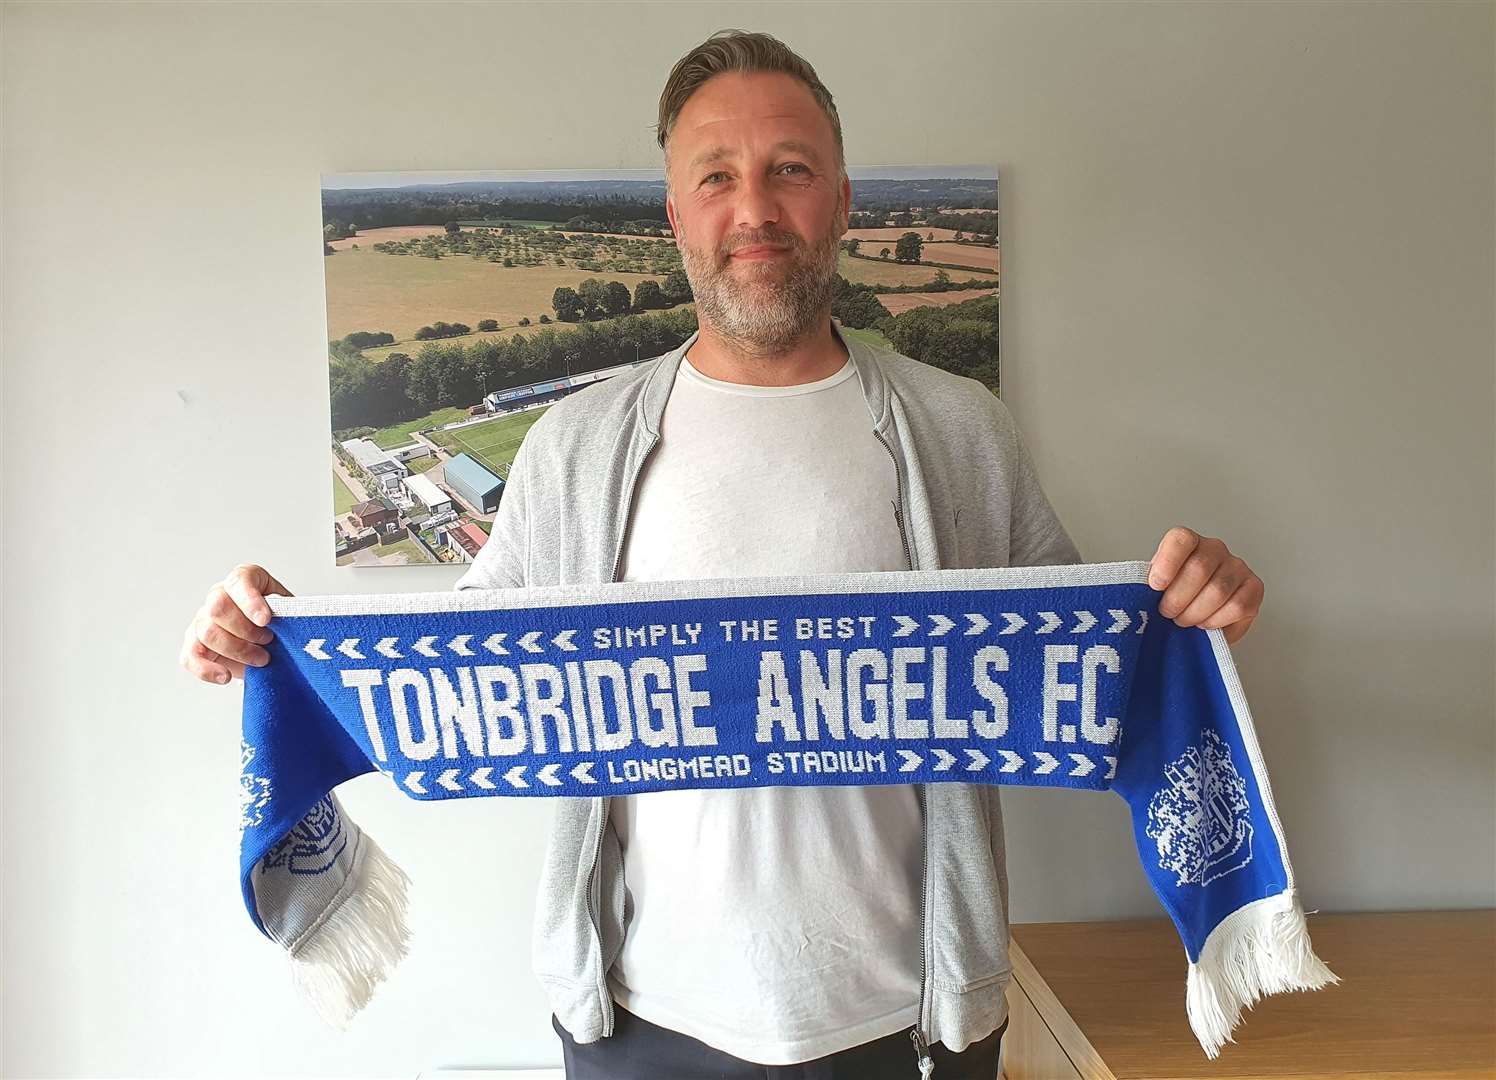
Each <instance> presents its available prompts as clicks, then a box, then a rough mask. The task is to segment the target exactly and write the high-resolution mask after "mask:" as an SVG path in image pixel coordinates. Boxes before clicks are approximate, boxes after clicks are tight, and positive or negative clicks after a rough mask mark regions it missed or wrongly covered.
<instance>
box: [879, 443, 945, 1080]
mask: <svg viewBox="0 0 1496 1080" xmlns="http://www.w3.org/2000/svg"><path fill="white" fill-rule="evenodd" d="M873 434H874V435H876V436H877V437H878V441H879V442H880V443H882V444H883V449H885V450H887V451H888V456H889V457H890V458H892V459H893V475H894V480H895V481H896V482H897V484H898V496H899V497H898V501H897V502H895V503H894V507H893V519H894V521H896V522H897V523H898V526H899V539H900V540H902V541H903V543H904V559H905V561H906V562H907V563H908V564H909V569H910V570H913V569H914V555H913V552H912V550H911V549H910V547H909V534H908V532H907V531H905V529H904V473H903V470H901V469H900V468H899V458H898V455H897V454H895V453H894V452H893V447H892V446H890V445H889V443H888V440H887V439H885V438H884V437H883V434H882V432H880V431H878V430H877V429H876V428H875V429H874V430H873ZM914 794H915V796H916V797H917V798H918V799H919V842H920V865H919V1015H918V1016H917V1017H915V1020H914V1027H913V1028H912V1029H910V1032H909V1041H910V1042H912V1043H914V1061H915V1064H916V1065H918V1066H919V1075H920V1080H929V1078H930V1077H931V1076H932V1075H934V1073H935V1059H934V1058H933V1057H932V1056H931V1055H930V1047H929V1045H928V1044H927V1043H926V1042H925V1037H924V1032H923V1028H924V1024H925V978H926V974H927V973H926V970H925V968H926V962H925V954H926V952H927V950H926V947H925V925H926V920H927V915H926V910H927V908H928V906H929V897H930V814H929V809H928V807H927V805H926V803H925V794H926V789H925V785H923V784H915V785H914Z"/></svg>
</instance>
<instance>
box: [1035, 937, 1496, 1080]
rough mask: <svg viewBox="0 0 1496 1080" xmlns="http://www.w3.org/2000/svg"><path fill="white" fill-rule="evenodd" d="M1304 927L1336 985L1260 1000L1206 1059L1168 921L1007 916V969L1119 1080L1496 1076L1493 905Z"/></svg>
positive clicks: (1185, 969) (1180, 956) (1183, 960)
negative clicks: (1044, 998) (1010, 956)
mask: <svg viewBox="0 0 1496 1080" xmlns="http://www.w3.org/2000/svg"><path fill="white" fill-rule="evenodd" d="M1308 924H1309V934H1310V937H1311V939H1312V940H1313V942H1314V951H1315V953H1316V954H1317V955H1318V956H1319V958H1320V959H1321V960H1323V961H1324V962H1325V963H1326V964H1328V965H1329V967H1330V970H1331V971H1333V972H1334V973H1335V974H1336V975H1338V976H1339V977H1340V979H1341V982H1340V983H1339V985H1334V986H1328V987H1325V988H1324V989H1322V990H1312V991H1307V992H1296V993H1289V994H1275V995H1272V996H1269V997H1266V998H1262V999H1259V1000H1258V1002H1257V1003H1256V1004H1255V1005H1253V1006H1252V1007H1251V1008H1250V1009H1244V1010H1243V1011H1242V1016H1241V1020H1240V1022H1239V1023H1238V1024H1237V1027H1236V1031H1235V1032H1234V1035H1233V1037H1234V1038H1235V1040H1236V1041H1235V1042H1234V1043H1227V1044H1226V1046H1225V1047H1224V1049H1223V1050H1222V1051H1221V1055H1220V1057H1218V1058H1216V1059H1215V1060H1214V1061H1211V1060H1210V1059H1208V1058H1206V1056H1205V1054H1204V1052H1203V1051H1202V1050H1201V1049H1200V1044H1199V1042H1198V1041H1197V1040H1196V1039H1195V1036H1194V1033H1193V1032H1192V1031H1191V1030H1190V1027H1189V1021H1188V1019H1187V1017H1186V1015H1185V1008H1184V988H1185V977H1186V975H1187V973H1188V966H1189V961H1188V958H1187V957H1186V956H1185V953H1184V948H1183V946H1182V945H1181V944H1180V941H1179V935H1178V933H1177V932H1176V931H1175V929H1174V924H1173V923H1172V922H1170V921H1169V920H1168V919H1130V920H1121V921H1114V922H1086V923H1015V924H1014V925H1013V926H1012V928H1011V929H1012V936H1013V942H1014V944H1015V945H1016V946H1017V948H1016V949H1015V952H1016V953H1019V954H1021V955H1016V956H1015V958H1014V977H1015V978H1016V979H1017V981H1018V982H1019V984H1020V985H1024V984H1025V983H1026V982H1030V981H1032V980H1033V979H1034V978H1035V977H1036V976H1037V978H1038V979H1040V980H1042V981H1043V983H1044V984H1046V985H1047V987H1048V989H1049V991H1050V992H1052V994H1053V995H1054V997H1055V998H1057V999H1058V1001H1059V1003H1060V1006H1061V1007H1062V1008H1063V1009H1064V1011H1065V1012H1066V1013H1068V1014H1069V1017H1070V1019H1071V1020H1073V1021H1074V1023H1075V1026H1076V1027H1078V1028H1079V1030H1080V1031H1081V1032H1082V1033H1083V1034H1084V1036H1085V1037H1086V1038H1087V1039H1088V1040H1089V1041H1090V1043H1091V1045H1092V1047H1094V1048H1095V1051H1096V1053H1097V1054H1098V1055H1099V1056H1100V1058H1101V1059H1102V1060H1103V1061H1105V1063H1106V1065H1107V1067H1108V1068H1110V1069H1111V1071H1112V1073H1113V1075H1114V1076H1116V1077H1117V1078H1118V1080H1132V1078H1138V1080H1142V1078H1144V1077H1146V1078H1149V1080H1174V1078H1180V1080H1182V1078H1186V1077H1255V1076H1291V1077H1298V1078H1300V1080H1307V1078H1311V1077H1336V1076H1357V1077H1372V1076H1382V1075H1388V1076H1393V1075H1395V1076H1400V1077H1404V1078H1407V1080H1412V1078H1433V1077H1457V1076H1492V1075H1496V909H1490V908H1483V909H1477V910H1471V911H1417V912H1364V913H1356V914H1311V915H1309V916H1308ZM1024 989H1025V990H1026V991H1029V992H1030V996H1034V995H1033V990H1032V988H1031V987H1030V986H1028V985H1024Z"/></svg>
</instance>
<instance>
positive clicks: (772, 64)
mask: <svg viewBox="0 0 1496 1080" xmlns="http://www.w3.org/2000/svg"><path fill="white" fill-rule="evenodd" d="M728 71H741V72H774V71H777V72H783V73H784V74H786V75H791V76H793V77H794V78H796V79H799V80H800V81H801V82H802V83H804V84H805V86H806V88H807V89H808V90H809V91H810V93H811V96H812V97H813V98H815V100H816V104H817V105H819V106H820V107H821V111H822V112H823V113H825V114H826V119H828V120H830V121H831V131H832V133H833V134H834V135H835V136H836V167H837V170H838V171H839V172H842V173H845V172H846V171H847V160H846V155H845V153H844V152H843V150H842V129H841V117H840V116H838V115H837V112H836V102H835V101H833V100H832V99H831V91H830V90H827V89H826V85H825V84H824V83H823V82H821V80H820V78H819V77H818V76H817V75H816V69H815V68H813V67H811V66H810V64H809V62H808V61H806V60H805V58H804V57H802V56H800V55H799V54H798V53H796V52H795V51H794V50H793V49H791V48H790V47H789V46H788V45H786V44H785V43H784V42H782V41H780V40H779V39H778V38H776V37H774V36H772V35H771V34H761V33H753V32H750V31H748V30H718V31H717V32H716V33H715V34H713V35H712V36H711V37H709V38H707V39H706V40H705V41H703V42H702V43H701V44H700V45H697V46H696V47H695V48H694V49H692V50H691V51H690V52H688V53H686V55H685V56H682V57H681V58H680V60H678V61H677V62H676V65H675V67H673V68H672V69H671V70H670V77H669V78H668V79H666V80H665V89H664V91H663V92H662V93H661V94H660V119H659V123H658V124H657V125H656V127H655V134H656V138H657V139H658V140H659V143H660V149H661V150H664V151H666V156H667V158H668V156H669V147H668V145H667V144H668V142H669V141H670V132H671V131H672V130H673V129H674V127H675V121H676V118H677V117H679V116H680V111H681V109H682V108H684V107H685V104H686V101H687V100H688V99H689V98H690V96H691V95H692V94H694V93H695V92H696V91H697V90H699V89H701V86H702V84H703V83H705V82H706V81H707V80H708V79H710V78H712V77H713V76H714V75H721V74H722V73H723V72H728Z"/></svg>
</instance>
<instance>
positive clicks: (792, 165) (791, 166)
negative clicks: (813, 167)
mask: <svg viewBox="0 0 1496 1080" xmlns="http://www.w3.org/2000/svg"><path fill="white" fill-rule="evenodd" d="M784 168H785V169H799V170H800V171H801V172H809V171H810V170H809V169H807V168H806V167H805V166H804V165H801V164H800V163H799V162H797V161H792V162H790V163H789V164H788V165H786V166H785V167H784ZM780 171H781V172H782V171H783V170H782V169H781V170H780Z"/></svg>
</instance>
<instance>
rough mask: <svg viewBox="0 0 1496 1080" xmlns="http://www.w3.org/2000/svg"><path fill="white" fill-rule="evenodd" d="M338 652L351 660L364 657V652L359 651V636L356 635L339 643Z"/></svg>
mask: <svg viewBox="0 0 1496 1080" xmlns="http://www.w3.org/2000/svg"><path fill="white" fill-rule="evenodd" d="M338 652H340V653H342V654H343V655H344V656H346V657H348V659H350V660H362V659H364V654H363V653H361V652H359V651H358V638H356V637H351V638H344V639H343V640H342V642H340V643H339V645H338Z"/></svg>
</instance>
